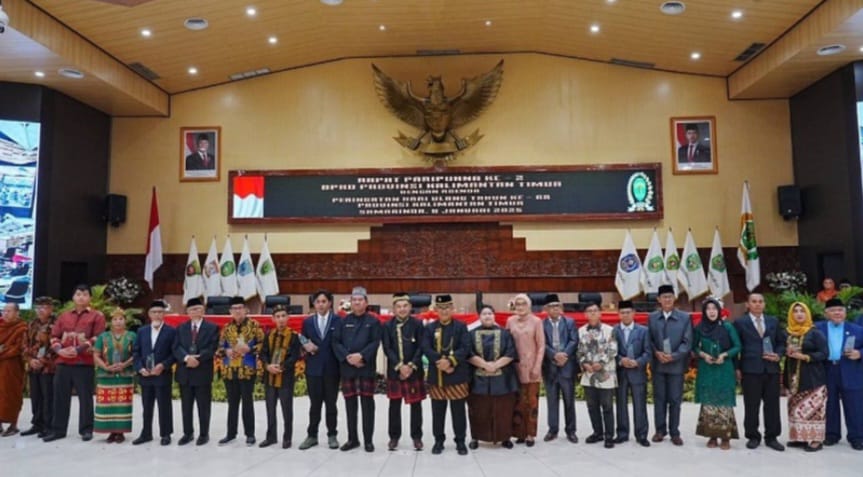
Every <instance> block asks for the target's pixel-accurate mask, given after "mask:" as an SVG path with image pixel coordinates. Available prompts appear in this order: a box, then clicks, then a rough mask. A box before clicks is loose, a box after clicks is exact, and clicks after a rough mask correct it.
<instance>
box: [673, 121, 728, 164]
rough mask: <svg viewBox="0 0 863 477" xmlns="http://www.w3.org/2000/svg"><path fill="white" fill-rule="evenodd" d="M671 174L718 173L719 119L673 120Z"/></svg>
mask: <svg viewBox="0 0 863 477" xmlns="http://www.w3.org/2000/svg"><path fill="white" fill-rule="evenodd" d="M671 165H672V167H671V171H672V172H673V173H674V174H717V173H718V172H719V162H718V157H717V151H716V118H715V117H714V116H689V117H676V118H671Z"/></svg>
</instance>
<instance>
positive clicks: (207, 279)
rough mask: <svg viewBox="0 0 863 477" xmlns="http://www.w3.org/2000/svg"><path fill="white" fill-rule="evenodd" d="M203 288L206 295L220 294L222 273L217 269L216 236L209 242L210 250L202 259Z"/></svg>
mask: <svg viewBox="0 0 863 477" xmlns="http://www.w3.org/2000/svg"><path fill="white" fill-rule="evenodd" d="M204 288H206V290H207V296H219V295H221V294H222V275H221V271H220V270H219V252H218V250H216V237H215V236H214V237H213V241H212V242H210V251H209V252H207V258H206V259H204Z"/></svg>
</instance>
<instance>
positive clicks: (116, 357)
mask: <svg viewBox="0 0 863 477" xmlns="http://www.w3.org/2000/svg"><path fill="white" fill-rule="evenodd" d="M122 361H123V358H122V356H121V354H120V350H118V349H117V348H114V351H113V352H112V353H111V364H120V363H121V362H122Z"/></svg>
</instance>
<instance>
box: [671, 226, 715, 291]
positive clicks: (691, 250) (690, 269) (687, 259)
mask: <svg viewBox="0 0 863 477" xmlns="http://www.w3.org/2000/svg"><path fill="white" fill-rule="evenodd" d="M677 281H679V282H680V284H681V285H682V286H683V290H684V291H686V295H687V296H688V297H689V300H690V301H692V300H694V299H696V298H698V297H700V296H701V295H704V294H705V293H707V291H708V289H709V288H708V286H707V277H705V276H704V265H702V263H701V256H700V255H698V248H696V247H695V239H694V238H692V230H689V231H688V232H686V243H684V244H683V260H682V261H681V262H680V268H679V269H678V270H677Z"/></svg>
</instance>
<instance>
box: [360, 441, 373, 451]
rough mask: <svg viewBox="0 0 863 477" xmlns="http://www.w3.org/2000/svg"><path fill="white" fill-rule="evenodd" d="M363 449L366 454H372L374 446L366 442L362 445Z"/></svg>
mask: <svg viewBox="0 0 863 477" xmlns="http://www.w3.org/2000/svg"><path fill="white" fill-rule="evenodd" d="M363 447H364V448H365V450H366V452H374V451H375V445H374V444H372V443H371V442H366V443H365V444H364V445H363Z"/></svg>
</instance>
